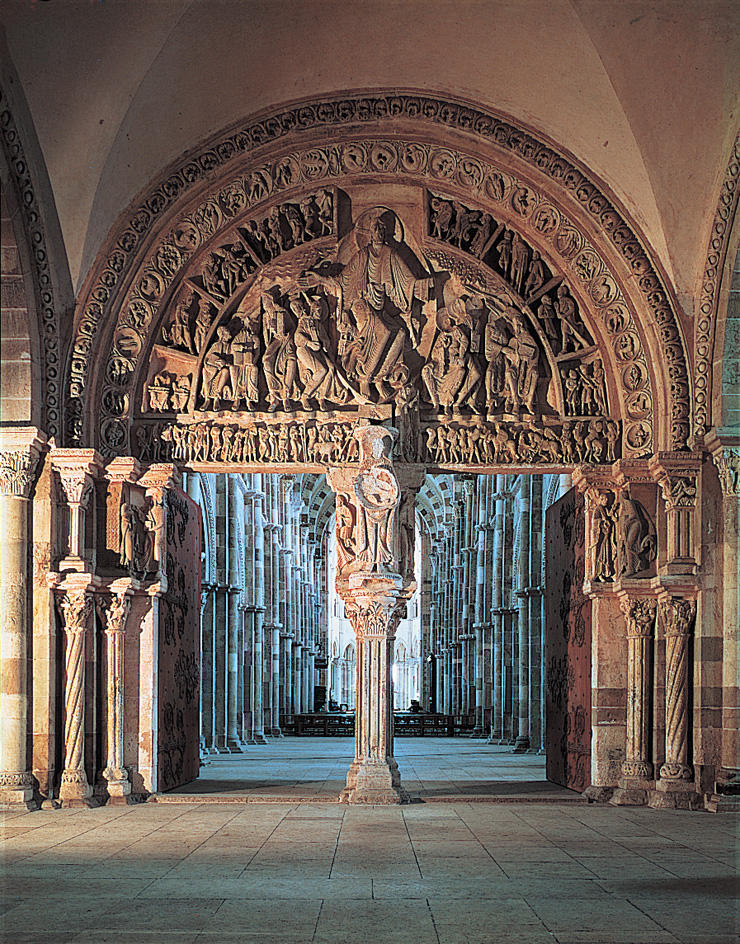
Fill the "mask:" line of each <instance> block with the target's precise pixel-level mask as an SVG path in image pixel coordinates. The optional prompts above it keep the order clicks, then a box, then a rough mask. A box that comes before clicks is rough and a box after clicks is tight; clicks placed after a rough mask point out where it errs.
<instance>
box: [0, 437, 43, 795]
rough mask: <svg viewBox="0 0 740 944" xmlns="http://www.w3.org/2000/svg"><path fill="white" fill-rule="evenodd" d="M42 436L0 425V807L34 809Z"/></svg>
mask: <svg viewBox="0 0 740 944" xmlns="http://www.w3.org/2000/svg"><path fill="white" fill-rule="evenodd" d="M45 445H46V437H45V436H44V434H43V433H41V432H40V430H38V429H36V428H35V427H5V428H3V429H1V430H0V528H1V529H2V530H1V532H0V533H1V535H2V540H0V593H2V617H1V619H2V622H1V624H0V806H3V807H13V806H19V807H25V808H26V809H35V808H36V802H35V800H34V778H33V775H32V773H31V771H30V766H29V758H28V756H27V743H28V718H29V704H30V693H29V689H28V637H29V632H30V625H29V624H30V613H29V606H28V602H29V601H28V593H29V574H28V559H29V554H28V535H29V499H30V498H31V495H32V492H33V488H34V485H35V482H36V471H37V468H38V463H39V459H40V457H41V454H42V452H43V450H44V448H45Z"/></svg>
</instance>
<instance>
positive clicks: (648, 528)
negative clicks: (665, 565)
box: [616, 487, 657, 577]
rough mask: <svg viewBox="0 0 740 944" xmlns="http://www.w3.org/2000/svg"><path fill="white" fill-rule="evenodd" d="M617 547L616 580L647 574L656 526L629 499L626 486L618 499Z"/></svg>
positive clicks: (654, 542)
mask: <svg viewBox="0 0 740 944" xmlns="http://www.w3.org/2000/svg"><path fill="white" fill-rule="evenodd" d="M616 545H617V558H616V564H617V566H616V573H617V576H618V577H631V576H634V575H635V574H639V573H642V572H644V571H646V570H647V569H648V568H649V567H650V565H651V563H652V562H653V561H654V560H655V558H656V556H657V533H656V531H655V524H654V523H653V521H652V519H651V518H650V515H649V514H648V513H647V511H646V510H645V507H644V506H643V505H642V504H641V503H640V502H639V501H637V500H636V499H634V498H632V497H631V495H630V490H629V487H627V488H625V489H623V490H622V492H621V494H620V496H619V507H618V512H617V518H616Z"/></svg>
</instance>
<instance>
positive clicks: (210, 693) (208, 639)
mask: <svg viewBox="0 0 740 944" xmlns="http://www.w3.org/2000/svg"><path fill="white" fill-rule="evenodd" d="M200 604H201V605H200V741H201V751H202V753H203V754H204V755H208V754H213V753H214V752H215V750H216V742H215V732H214V707H215V682H216V680H215V676H214V667H215V663H214V644H215V635H214V628H213V621H214V618H215V614H216V609H215V601H214V591H213V587H212V586H210V584H207V583H204V584H201V591H200Z"/></svg>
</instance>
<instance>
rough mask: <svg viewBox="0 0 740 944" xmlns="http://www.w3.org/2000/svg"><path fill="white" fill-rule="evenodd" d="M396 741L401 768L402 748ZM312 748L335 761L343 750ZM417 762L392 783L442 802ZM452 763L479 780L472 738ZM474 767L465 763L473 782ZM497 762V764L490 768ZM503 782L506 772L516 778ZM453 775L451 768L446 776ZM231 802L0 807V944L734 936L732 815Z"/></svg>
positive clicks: (428, 770) (686, 942)
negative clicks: (421, 789)
mask: <svg viewBox="0 0 740 944" xmlns="http://www.w3.org/2000/svg"><path fill="white" fill-rule="evenodd" d="M306 741H307V742H308V743H307V744H306V745H305V747H303V746H302V747H301V751H305V752H306V755H305V759H306V767H305V768H301V777H302V776H303V772H304V771H305V770H308V771H311V770H316V777H315V778H314V779H313V780H312V779H311V778H310V777H309V778H308V780H309V782H311V783H313V782H318V769H317V768H316V767H315V766H313V765H314V764H315V758H316V755H317V753H320V752H322V751H323V749H324V748H323V747H322V745H319V744H317V743H315V741H316V739H306ZM312 742H313V743H312ZM458 743H459V742H458ZM272 747H274V745H272ZM398 747H399V754H400V755H402V754H403V752H404V743H403V742H402V743H399V745H398ZM296 749H297V748H296V747H293V748H291V747H290V744H289V742H287V739H286V742H285V744H281V745H280V746H279V749H278V752H279V751H284V752H285V753H284V754H283V755H281V756H282V757H283V758H284V759H285V758H287V757H288V755H289V752H290V750H296ZM415 749H416V748H412V747H409V751H413V750H415ZM478 749H479V750H482V746H481V745H480V744H478ZM266 750H268V751H269V750H270V747H268V748H267V749H266ZM326 750H327V754H326V756H327V757H328V756H329V755H331V754H332V753H333V751H334V750H336V751H338V752H339V754H337V755H335V756H336V757H339V756H340V755H341V745H338V744H337V745H334V747H331V746H329V747H327V748H326ZM435 750H436V751H438V753H436V754H435V753H433V752H430V751H431V745H429V747H427V745H424V758H425V759H422V758H418V759H416V760H414V761H413V763H412V758H410V757H407V758H406V764H405V768H404V769H405V771H406V773H407V777H408V778H409V782H410V778H411V772H412V768H413V771H414V773H415V775H418V777H419V779H418V781H417V782H419V783H421V784H437V787H433V789H443V788H442V787H439V783H440V774H441V771H442V770H443V769H444V768H443V766H442V765H443V764H454V754H453V753H451V752H452V746H451V745H449V744H448V745H444V744H441V743H440V744H438V745H437V748H436V749H435ZM459 750H460V752H461V761H462V762H461V763H460V764H459V765H458V767H457V768H456V769H457V770H458V771H461V770H468V771H470V772H471V773H472V774H476V775H477V773H476V772H479V771H480V769H481V766H478V765H477V764H476V762H475V760H474V756H473V754H470V753H469V751H472V750H473V748H472V742H471V743H469V744H467V745H463V744H459ZM250 754H251V752H250ZM264 756H265V757H266V756H267V755H264ZM341 756H343V755H341ZM435 758H446V760H435ZM485 760H486V757H485V756H484V755H483V754H481V758H480V765H482V767H483V768H486V769H487V763H485ZM514 761H515V758H513V757H511V756H509V758H503V757H500V759H499V760H498V761H497V764H500V765H501V766H500V767H499V768H496V769H497V770H499V771H503V770H504V768H505V767H506V766H509V763H510V764H514ZM516 761H517V762H518V763H521V765H522V766H521V767H520V768H519V776H520V783H521V784H523V785H524V787H526V788H527V789H528V787H527V785H528V784H529V783H531V782H532V781H531V780H530V777H531V773H530V771H529V769H528V765H529V763H530V762H532V761H534V762H536V763H537V764H539V765H540V769H541V758H530V757H524V758H516ZM229 763H233V761H232V762H229ZM337 763H339V760H337ZM435 764H437V765H438V766H437V767H435ZM494 766H495V765H494ZM326 767H327V764H326V763H325V762H322V764H320V765H319V769H321V770H324V769H326ZM207 771H208V772H209V776H210V771H211V768H207ZM278 771H280V773H279V775H278ZM274 772H275V774H276V775H275V776H274V777H272V778H270V779H271V781H272V783H271V785H270V784H267V783H266V782H265V780H266V778H265V777H264V776H263V777H262V779H261V780H260V778H259V776H255V777H254V779H252V778H249V777H247V778H244V779H245V780H246V781H247V782H248V783H253V782H256V781H257V780H259V784H258V787H257V788H258V789H259V790H263V789H265V787H266V786H270V789H275V788H276V782H277V783H278V784H282V785H285V784H286V782H290V776H289V775H287V774H286V773H285V771H284V769H283V768H280V767H279V766H278V765H277V764H276V765H275V768H274ZM422 774H423V776H422ZM229 776H230V775H229ZM243 776H244V775H243V774H242V777H243ZM496 776H498V773H497V774H496ZM509 776H511V777H514V776H517V767H516V766H514V767H511V766H509ZM299 780H300V778H297V777H295V776H294V777H293V782H296V781H299ZM329 780H330V782H332V783H333V780H332V778H329ZM223 782H224V780H222V781H221V783H222V784H223ZM225 782H227V783H233V782H234V781H233V780H229V779H228V777H227V778H226V781H225ZM466 782H468V781H467V780H466V777H464V776H462V774H460V776H459V777H458V779H457V781H456V783H458V784H462V785H463V786H464V785H465V783H466ZM512 782H513V781H511V780H510V781H509V783H512ZM321 783H322V784H323V783H326V780H323V781H321ZM304 788H305V785H302V786H301V789H304ZM218 789H219V790H220V789H221V788H220V787H219V788H218ZM476 789H478V788H476ZM512 789H513V788H512ZM244 799H245V797H242V798H241V799H240V800H238V798H237V795H236V793H234V794H233V795H232V796H230V797H227V798H226V800H225V801H223V800H222V799H221V797H220V795H219V794H218V793H211V794H210V796H204V797H196V796H194V795H191V796H190V797H188V796H183V795H181V796H180V802H175V803H172V802H159V803H147V804H145V805H140V806H132V807H103V808H100V809H94V810H79V809H62V810H58V811H53V810H49V811H41V812H34V813H25V812H12V813H11V812H6V813H0V833H1V835H2V839H3V842H2V845H0V850H2V851H1V855H2V858H1V859H0V896H1V897H0V941H2V942H3V944H11V942H12V944H41V942H49V944H67V942H72V941H74V942H86V944H103V942H111V944H112V942H115V944H120V942H121V941H125V942H132V944H196V942H197V944H236V942H239V944H242V942H247V944H268V942H269V944H283V942H284V944H288V942H291V944H309V942H314V944H329V942H332V944H370V942H372V944H509V942H524V944H545V942H549V944H669V942H670V944H676V942H683V944H730V942H732V944H737V942H738V940H740V935H739V934H738V930H739V927H740V925H739V924H738V912H737V910H736V909H737V897H738V891H739V890H740V888H739V887H738V865H739V864H740V863H739V862H738V823H739V821H738V818H737V816H734V815H731V814H711V813H705V812H697V813H687V812H673V811H657V810H650V809H628V808H614V807H611V806H596V805H587V804H581V803H560V802H552V801H550V802H546V803H535V802H528V803H521V802H519V803H515V802H504V801H503V800H504V798H503V797H501V798H500V800H499V802H493V803H487V802H470V800H469V799H466V798H465V797H463V796H460V798H459V799H458V800H457V802H447V803H444V804H442V803H429V802H424V803H415V804H411V805H409V806H404V807H382V808H381V807H346V806H340V805H339V804H336V803H329V802H318V803H316V802H299V801H297V800H295V799H294V800H292V801H291V800H287V799H284V800H283V801H282V802H279V801H273V802H267V803H255V802H251V803H245V802H244ZM204 800H206V801H207V800H210V802H204Z"/></svg>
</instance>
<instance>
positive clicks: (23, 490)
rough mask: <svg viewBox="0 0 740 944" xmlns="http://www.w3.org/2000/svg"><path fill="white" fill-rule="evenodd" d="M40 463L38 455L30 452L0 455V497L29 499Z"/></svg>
mask: <svg viewBox="0 0 740 944" xmlns="http://www.w3.org/2000/svg"><path fill="white" fill-rule="evenodd" d="M38 461H39V456H38V453H36V452H33V451H30V450H29V451H24V452H20V451H13V452H2V453H0V495H13V496H15V497H17V498H29V497H30V495H31V489H32V488H33V483H34V481H35V479H36V467H37V465H38Z"/></svg>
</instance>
